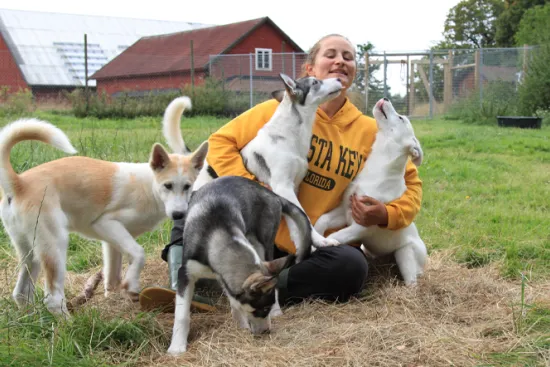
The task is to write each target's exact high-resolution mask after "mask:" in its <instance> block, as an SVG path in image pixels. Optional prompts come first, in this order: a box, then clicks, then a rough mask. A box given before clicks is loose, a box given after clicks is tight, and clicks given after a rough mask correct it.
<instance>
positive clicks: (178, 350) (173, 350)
mask: <svg viewBox="0 0 550 367" xmlns="http://www.w3.org/2000/svg"><path fill="white" fill-rule="evenodd" d="M186 351H187V345H185V344H179V345H174V344H170V348H168V350H167V351H166V353H167V354H169V355H171V356H174V357H177V356H179V355H182V354H183V353H185V352H186Z"/></svg>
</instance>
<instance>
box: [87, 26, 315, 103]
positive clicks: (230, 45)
mask: <svg viewBox="0 0 550 367" xmlns="http://www.w3.org/2000/svg"><path fill="white" fill-rule="evenodd" d="M303 57H304V51H303V50H302V49H301V48H300V47H299V46H298V45H297V44H296V43H295V42H294V41H292V39H291V38H290V37H289V36H288V35H287V34H285V33H284V32H283V31H282V30H281V29H280V28H279V27H278V26H277V25H275V23H274V22H273V21H272V20H271V19H269V17H264V18H259V19H252V20H248V21H244V22H238V23H231V24H226V25H220V26H213V27H206V28H200V29H194V30H189V31H184V32H178V33H171V34H163V35H158V36H150V37H142V38H141V39H139V40H138V41H137V42H135V43H134V44H133V45H131V46H130V47H128V48H127V49H126V50H125V51H123V52H122V53H121V54H120V55H118V56H117V57H116V58H114V59H113V60H111V61H110V62H109V63H107V64H105V65H104V66H103V67H102V68H101V69H99V70H98V71H97V72H95V73H94V74H93V75H92V76H91V77H90V78H91V79H95V80H96V85H97V90H98V91H105V92H107V93H108V94H110V95H113V94H115V95H116V94H117V93H120V92H126V91H132V93H133V94H140V93H144V92H150V91H166V90H177V89H180V88H181V87H182V86H183V85H185V84H191V83H194V85H200V84H202V83H203V82H204V79H205V77H206V76H208V75H211V76H213V77H217V78H221V79H223V80H225V81H226V82H227V83H226V86H227V88H229V89H233V90H244V89H248V87H249V86H250V85H251V84H252V82H253V81H254V90H263V89H265V90H266V91H271V90H273V89H275V88H280V79H279V78H278V74H279V73H280V72H286V73H288V74H290V75H293V76H295V75H297V73H299V70H298V68H299V65H301V62H302V61H303ZM297 58H300V60H297Z"/></svg>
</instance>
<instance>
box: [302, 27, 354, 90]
mask: <svg viewBox="0 0 550 367" xmlns="http://www.w3.org/2000/svg"><path fill="white" fill-rule="evenodd" d="M306 70H307V72H308V75H309V76H314V77H316V78H317V79H327V78H340V81H341V82H342V85H343V86H344V88H345V89H347V88H349V87H350V86H351V84H352V83H353V80H354V79H355V72H356V70H357V67H356V65H355V53H354V50H353V46H352V45H351V44H350V43H349V41H348V40H346V39H345V38H342V37H338V36H332V37H328V38H326V39H324V40H322V41H321V44H320V48H319V52H318V53H317V55H316V57H315V60H313V65H307V67H306Z"/></svg>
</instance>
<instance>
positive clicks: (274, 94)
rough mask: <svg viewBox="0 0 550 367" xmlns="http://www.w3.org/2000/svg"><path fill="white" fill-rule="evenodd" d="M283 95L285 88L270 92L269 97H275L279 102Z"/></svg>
mask: <svg viewBox="0 0 550 367" xmlns="http://www.w3.org/2000/svg"><path fill="white" fill-rule="evenodd" d="M284 96H285V90H284V89H279V90H276V91H274V92H271V97H273V98H275V99H276V100H277V101H279V102H281V101H282V100H283V97H284Z"/></svg>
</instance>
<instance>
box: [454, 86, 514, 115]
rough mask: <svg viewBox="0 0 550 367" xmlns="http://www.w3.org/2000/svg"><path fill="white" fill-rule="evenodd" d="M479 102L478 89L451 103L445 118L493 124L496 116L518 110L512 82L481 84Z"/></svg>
mask: <svg viewBox="0 0 550 367" xmlns="http://www.w3.org/2000/svg"><path fill="white" fill-rule="evenodd" d="M482 92H483V99H482V101H481V102H480V92H479V89H476V90H474V91H472V93H471V94H470V95H469V96H468V97H466V98H463V99H462V100H460V101H458V102H456V103H453V104H452V105H451V107H450V109H449V112H448V113H447V114H446V116H445V118H446V119H449V120H462V121H464V122H466V123H471V124H481V125H494V124H496V117H497V116H505V115H514V114H516V113H517V111H518V98H517V95H518V93H517V91H516V84H515V83H514V82H506V81H494V82H490V83H487V84H485V85H484V86H483V91H482Z"/></svg>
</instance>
